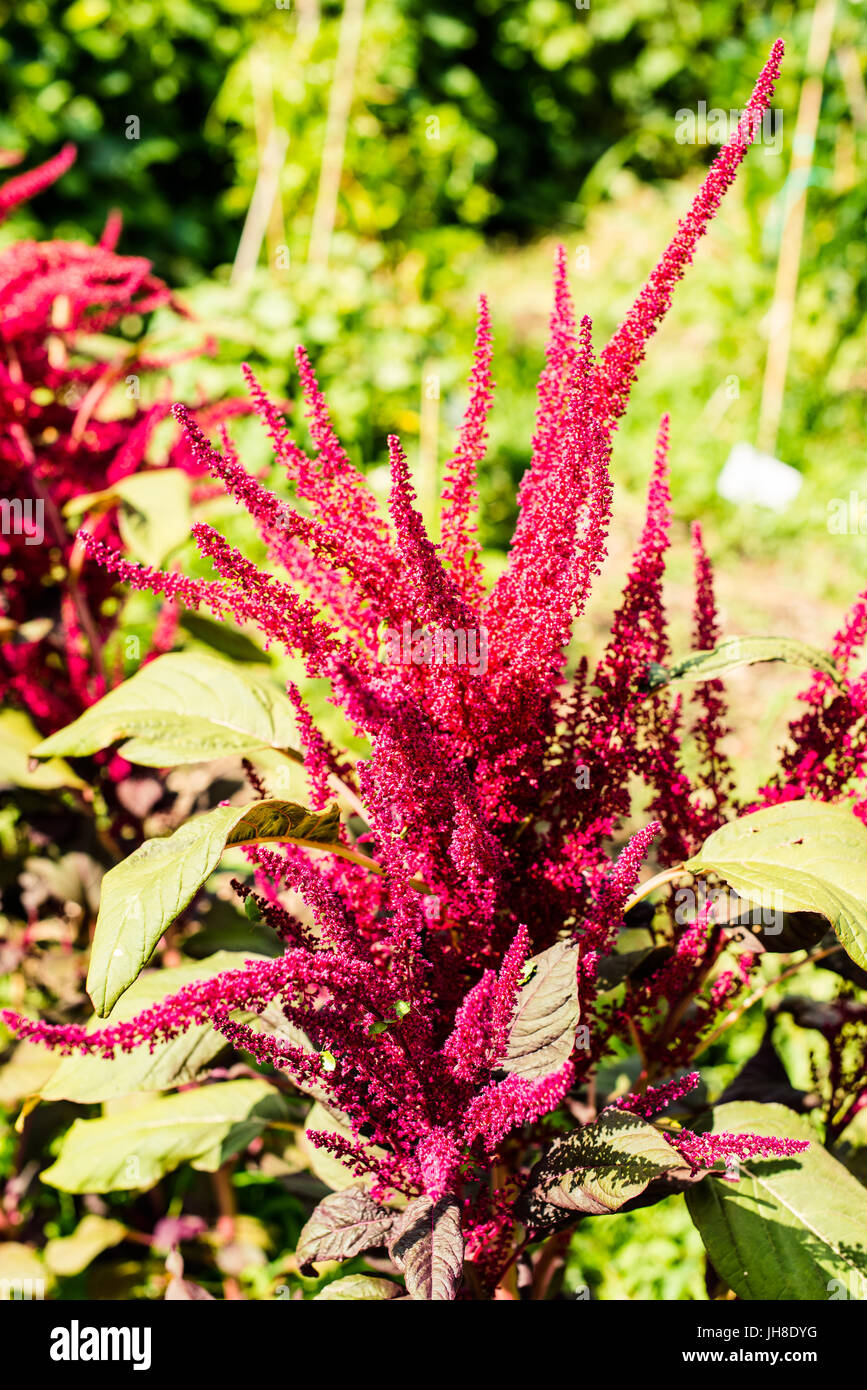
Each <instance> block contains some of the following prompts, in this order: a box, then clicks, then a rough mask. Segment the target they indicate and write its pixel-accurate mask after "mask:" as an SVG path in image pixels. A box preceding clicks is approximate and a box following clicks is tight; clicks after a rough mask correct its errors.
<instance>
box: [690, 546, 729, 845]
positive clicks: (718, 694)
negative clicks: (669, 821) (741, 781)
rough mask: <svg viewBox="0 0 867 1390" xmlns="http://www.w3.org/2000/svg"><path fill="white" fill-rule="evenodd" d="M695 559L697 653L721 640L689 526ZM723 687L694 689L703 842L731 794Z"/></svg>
mask: <svg viewBox="0 0 867 1390" xmlns="http://www.w3.org/2000/svg"><path fill="white" fill-rule="evenodd" d="M692 548H693V555H694V558H695V609H694V613H693V629H692V640H693V646H694V648H695V650H696V651H700V652H703V651H712V650H713V648H714V647H715V646H716V644H717V642H718V641H719V638H720V626H719V619H718V617H717V610H716V600H715V597H714V587H713V569H712V568H711V563H710V559H709V558H708V555H707V552H706V551H705V548H704V544H703V542H702V535H701V526H700V525H699V523H698V522H697V521H696V522H694V524H693V527H692ZM724 691H725V686H724V685H723V683H722V681H720V680H714V681H704V682H702V684H701V685H699V686H697V687H696V690H695V694H694V695H693V704H694V705H696V706H697V709H698V713H697V716H696V719H695V721H694V723H693V726H692V730H691V733H692V737H693V738H694V740H695V743H696V745H697V747H698V751H699V755H700V758H701V763H700V768H699V772H698V778H697V780H698V783H699V786H701V787H703V788H704V789H705V792H706V794H707V797H708V799H709V805H707V806H705V807H699V808H697V811H696V815H697V818H698V822H699V824H698V827H697V828H698V831H699V834H700V836H701V838H702V839H705V838H706V837H707V836H708V835H709V834H710V833H711V831H713V830H715V829H716V828H717V826H718V825H719V824H720V820H721V813H722V811H723V809H724V807H725V806H726V805H727V803H728V800H729V797H730V795H731V792H732V781H733V778H732V767H731V763H730V762H729V760H728V758H727V757H726V754H725V752H724V750H723V748H722V742H723V739H724V738H725V736H726V734H727V733H728V728H727V726H726V722H725V696H724Z"/></svg>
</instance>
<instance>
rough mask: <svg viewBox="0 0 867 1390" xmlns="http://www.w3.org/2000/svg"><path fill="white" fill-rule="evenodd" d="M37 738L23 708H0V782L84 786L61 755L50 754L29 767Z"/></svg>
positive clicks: (35, 787)
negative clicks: (41, 762) (50, 756)
mask: <svg viewBox="0 0 867 1390" xmlns="http://www.w3.org/2000/svg"><path fill="white" fill-rule="evenodd" d="M40 742H41V735H40V733H39V730H38V729H37V728H36V725H35V724H34V723H33V721H32V720H31V719H30V718H29V717H28V716H27V715H26V714H25V713H24V712H23V711H22V710H17V709H4V710H0V783H6V784H8V785H11V786H13V787H26V788H28V790H31V791H54V790H55V789H56V788H58V787H83V786H84V785H85V784H84V782H82V780H81V778H80V777H79V776H78V775H77V774H76V773H75V772H73V770H72V768H71V767H70V766H69V764H68V763H65V762H63V761H62V760H61V759H60V758H52V759H51V761H50V762H48V763H43V764H42V766H41V767H36V768H34V769H33V770H32V771H31V769H30V765H29V764H30V759H31V758H33V757H35V756H36V752H35V750H36V748H37V746H38V745H39V744H40ZM39 756H40V757H41V756H42V755H41V753H40V755H39Z"/></svg>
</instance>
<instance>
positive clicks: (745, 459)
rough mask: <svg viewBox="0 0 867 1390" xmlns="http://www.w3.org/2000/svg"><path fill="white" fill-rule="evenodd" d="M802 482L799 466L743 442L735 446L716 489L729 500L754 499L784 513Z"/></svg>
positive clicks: (762, 504) (746, 500)
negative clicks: (762, 452) (763, 452)
mask: <svg viewBox="0 0 867 1390" xmlns="http://www.w3.org/2000/svg"><path fill="white" fill-rule="evenodd" d="M802 482H803V478H802V477H801V474H800V473H799V472H798V470H797V468H792V467H791V465H790V464H788V463H783V462H782V461H781V460H780V459H775V458H773V457H772V456H771V455H770V454H761V453H759V451H758V449H754V448H753V446H752V444H747V443H743V442H742V443H740V444H735V445H734V446H733V448H732V451H731V453H730V454H729V456H728V458H727V459H726V462H725V465H724V467H723V470H722V472H721V473H720V475H719V477H718V478H717V484H716V490H717V492H718V493H719V495H720V497H724V498H725V499H726V501H727V502H754V503H756V504H757V505H758V506H760V507H771V508H772V509H773V510H774V511H775V512H781V511H783V510H784V509H785V508H786V507H787V506H788V505H789V503H790V502H792V501H794V499H795V498H796V497H797V495H798V493H799V492H800V489H801V483H802Z"/></svg>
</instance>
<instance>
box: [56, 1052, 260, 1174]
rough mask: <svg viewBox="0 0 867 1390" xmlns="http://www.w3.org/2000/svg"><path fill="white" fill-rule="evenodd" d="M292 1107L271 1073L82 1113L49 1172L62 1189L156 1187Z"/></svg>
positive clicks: (226, 1153) (208, 1163)
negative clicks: (114, 1110) (111, 1110)
mask: <svg viewBox="0 0 867 1390" xmlns="http://www.w3.org/2000/svg"><path fill="white" fill-rule="evenodd" d="M284 1113H285V1106H284V1105H283V1102H282V1099H281V1097H280V1096H279V1095H278V1093H277V1092H276V1091H274V1089H273V1088H272V1087H271V1086H269V1084H268V1082H267V1081H257V1080H242V1081H222V1082H219V1083H217V1084H216V1085H212V1086H201V1087H200V1088H199V1089H198V1090H196V1091H181V1092H179V1093H177V1094H175V1095H171V1096H156V1097H155V1098H153V1099H148V1100H145V1101H143V1102H142V1103H141V1104H140V1105H136V1106H134V1107H131V1108H129V1109H124V1110H122V1111H121V1112H120V1113H119V1114H116V1115H107V1116H104V1117H103V1118H101V1119H96V1120H76V1121H75V1122H74V1123H73V1125H72V1127H71V1129H69V1130H68V1131H67V1133H66V1135H65V1136H64V1138H63V1140H62V1143H61V1146H60V1152H59V1154H58V1156H57V1159H56V1161H55V1162H54V1163H53V1164H52V1165H51V1167H50V1168H46V1169H45V1171H44V1172H43V1173H42V1180H43V1182H47V1183H50V1185H51V1186H52V1187H59V1188H60V1190H61V1191H62V1192H126V1191H130V1190H144V1189H147V1188H149V1187H153V1185H154V1183H157V1182H159V1180H160V1178H162V1177H163V1176H164V1175H165V1174H166V1173H170V1172H172V1170H173V1169H175V1168H177V1167H179V1166H180V1164H182V1163H192V1165H193V1167H194V1168H198V1169H200V1170H202V1171H204V1172H208V1173H213V1172H216V1170H217V1169H218V1168H219V1167H220V1166H221V1164H223V1163H225V1162H226V1160H227V1159H228V1158H231V1156H232V1155H233V1154H235V1153H238V1152H239V1151H240V1150H241V1149H243V1148H246V1146H247V1144H249V1143H250V1141H251V1140H252V1139H254V1138H255V1137H256V1135H258V1134H260V1133H261V1132H262V1130H263V1129H264V1128H265V1126H266V1124H267V1123H268V1121H269V1120H270V1119H277V1118H280V1117H281V1116H283V1115H284Z"/></svg>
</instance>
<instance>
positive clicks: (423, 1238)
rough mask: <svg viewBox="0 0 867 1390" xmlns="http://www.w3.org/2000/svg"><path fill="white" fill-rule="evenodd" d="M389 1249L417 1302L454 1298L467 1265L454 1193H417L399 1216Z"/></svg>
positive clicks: (446, 1300) (459, 1211) (458, 1207)
mask: <svg viewBox="0 0 867 1390" xmlns="http://www.w3.org/2000/svg"><path fill="white" fill-rule="evenodd" d="M388 1253H389V1254H390V1255H391V1258H392V1260H393V1262H394V1263H395V1264H396V1265H397V1267H398V1269H399V1270H400V1272H401V1274H402V1275H403V1276H404V1279H405V1280H406V1291H407V1293H408V1294H409V1295H410V1297H411V1298H413V1299H415V1300H416V1301H417V1302H425V1303H430V1302H434V1303H446V1302H451V1300H452V1299H454V1298H455V1296H456V1294H457V1291H458V1288H459V1287H460V1283H461V1277H462V1275H463V1269H464V1237H463V1232H462V1230H461V1209H460V1206H459V1205H458V1202H457V1201H456V1199H455V1198H454V1197H450V1196H449V1197H441V1198H440V1199H439V1201H438V1202H434V1201H433V1200H432V1199H431V1198H430V1197H416V1198H415V1200H414V1201H412V1202H410V1203H409V1205H408V1206H407V1207H406V1209H405V1210H404V1211H402V1212H401V1214H400V1215H399V1216H398V1217H397V1218H396V1220H395V1222H394V1226H393V1228H392V1231H391V1236H390V1239H389V1243H388Z"/></svg>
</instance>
